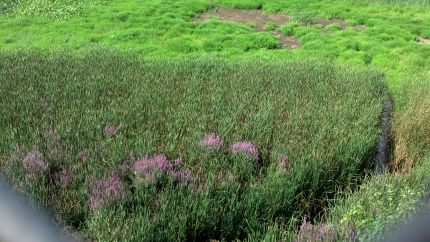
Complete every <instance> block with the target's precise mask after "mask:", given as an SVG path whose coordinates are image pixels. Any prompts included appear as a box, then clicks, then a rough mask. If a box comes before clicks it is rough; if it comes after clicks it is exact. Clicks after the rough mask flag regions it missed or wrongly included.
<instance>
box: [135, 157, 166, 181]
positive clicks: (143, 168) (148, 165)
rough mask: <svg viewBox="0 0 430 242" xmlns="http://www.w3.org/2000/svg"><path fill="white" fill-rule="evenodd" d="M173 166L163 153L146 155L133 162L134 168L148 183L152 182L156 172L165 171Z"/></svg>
mask: <svg viewBox="0 0 430 242" xmlns="http://www.w3.org/2000/svg"><path fill="white" fill-rule="evenodd" d="M172 167H173V166H172V164H170V162H169V161H168V160H167V158H166V156H165V155H163V154H159V155H156V156H154V157H152V158H149V157H147V156H145V157H143V158H142V159H140V160H137V161H135V162H134V169H135V170H136V172H138V173H139V174H141V175H143V177H144V179H145V180H146V181H148V182H150V183H154V182H155V180H156V176H157V175H158V174H157V173H162V172H165V171H166V170H168V169H171V168H172Z"/></svg>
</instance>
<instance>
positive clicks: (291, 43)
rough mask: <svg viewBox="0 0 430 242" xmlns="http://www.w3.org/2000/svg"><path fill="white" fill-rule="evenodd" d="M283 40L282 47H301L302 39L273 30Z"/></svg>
mask: <svg viewBox="0 0 430 242" xmlns="http://www.w3.org/2000/svg"><path fill="white" fill-rule="evenodd" d="M272 33H273V35H275V36H276V37H277V38H278V39H279V41H280V42H281V48H284V49H296V48H299V47H300V41H299V39H297V38H296V37H294V36H285V35H283V34H282V33H280V32H272Z"/></svg>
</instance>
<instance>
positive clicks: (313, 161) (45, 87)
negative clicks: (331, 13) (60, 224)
mask: <svg viewBox="0 0 430 242" xmlns="http://www.w3.org/2000/svg"><path fill="white" fill-rule="evenodd" d="M383 83H384V80H383V75H382V74H381V73H379V72H373V71H364V70H360V69H356V68H351V67H347V66H343V67H337V66H335V65H333V64H332V63H327V62H318V61H304V60H302V61H297V60H296V61H286V62H279V63H268V62H267V61H265V60H264V59H253V60H249V61H242V62H227V61H225V60H219V59H213V58H202V59H196V60H186V59H177V60H171V61H161V60H159V61H156V60H144V61H142V60H137V58H136V59H134V58H133V57H131V56H128V57H126V56H124V55H122V54H116V53H105V52H103V51H94V52H90V53H89V54H87V55H86V56H85V57H80V58H76V57H73V56H69V55H65V54H57V55H46V54H41V53H1V56H0V87H1V88H0V96H1V97H2V99H1V101H0V105H1V108H0V114H1V115H0V124H1V126H0V131H1V133H2V134H4V135H3V136H2V138H1V140H0V154H1V155H0V157H2V159H1V169H2V171H3V172H4V173H6V174H7V175H8V177H9V178H10V179H11V181H12V182H13V183H14V184H15V186H16V188H17V189H19V190H21V191H23V192H26V193H27V194H29V195H30V196H31V197H32V198H33V199H36V200H37V201H38V202H39V203H41V204H42V205H44V206H50V207H52V208H54V209H55V211H56V212H57V213H58V214H59V217H60V218H62V220H63V221H64V222H65V223H66V224H69V225H72V226H73V227H74V229H75V230H78V231H81V232H84V233H85V234H86V236H88V237H89V238H90V239H94V240H100V241H110V240H124V239H129V240H134V239H139V240H175V241H177V240H202V239H212V238H215V239H226V240H233V239H246V238H256V237H258V236H259V235H260V236H261V235H262V234H264V233H265V232H266V229H267V227H268V226H271V225H273V224H276V225H279V226H288V225H292V226H294V225H297V224H298V222H299V220H300V219H301V218H302V216H304V215H310V216H314V215H317V214H318V213H320V212H321V211H322V209H323V208H324V207H325V205H326V204H327V199H329V198H332V197H333V196H334V195H335V193H336V192H337V191H339V190H340V189H344V188H347V187H349V188H353V187H354V186H355V185H356V184H357V183H358V182H359V180H360V176H361V175H363V174H364V173H365V171H366V169H371V168H373V167H372V166H373V162H374V159H375V156H376V144H377V141H378V124H379V117H380V112H381V110H382V104H383V101H384V100H385V99H386V97H385V96H384V93H385V86H384V84H383Z"/></svg>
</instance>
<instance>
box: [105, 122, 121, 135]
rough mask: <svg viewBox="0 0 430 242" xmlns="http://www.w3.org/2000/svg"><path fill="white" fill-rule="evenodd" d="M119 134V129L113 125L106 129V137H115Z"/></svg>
mask: <svg viewBox="0 0 430 242" xmlns="http://www.w3.org/2000/svg"><path fill="white" fill-rule="evenodd" d="M117 132H118V127H117V126H115V125H113V124H108V125H106V126H105V128H104V133H105V135H106V136H115V135H116V133H117Z"/></svg>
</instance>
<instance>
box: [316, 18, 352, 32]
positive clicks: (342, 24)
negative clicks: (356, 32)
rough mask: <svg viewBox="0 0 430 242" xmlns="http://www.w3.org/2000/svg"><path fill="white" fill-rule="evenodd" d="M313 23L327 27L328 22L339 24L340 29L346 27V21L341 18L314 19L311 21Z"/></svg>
mask: <svg viewBox="0 0 430 242" xmlns="http://www.w3.org/2000/svg"><path fill="white" fill-rule="evenodd" d="M312 23H313V24H321V25H322V26H323V27H327V26H329V25H330V24H339V26H340V28H341V29H346V28H347V27H348V23H347V22H345V21H344V20H342V19H337V18H336V19H315V20H313V21H312Z"/></svg>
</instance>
